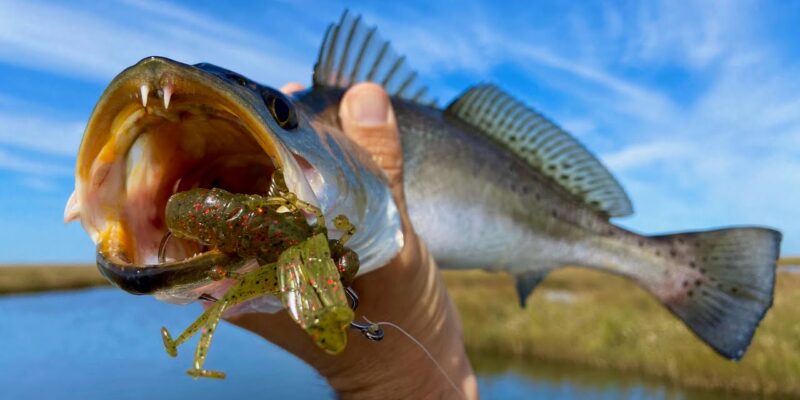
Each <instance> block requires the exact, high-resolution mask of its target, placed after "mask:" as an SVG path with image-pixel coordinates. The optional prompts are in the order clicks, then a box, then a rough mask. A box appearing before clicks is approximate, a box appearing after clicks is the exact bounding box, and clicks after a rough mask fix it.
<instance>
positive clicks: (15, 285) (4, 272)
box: [0, 265, 108, 295]
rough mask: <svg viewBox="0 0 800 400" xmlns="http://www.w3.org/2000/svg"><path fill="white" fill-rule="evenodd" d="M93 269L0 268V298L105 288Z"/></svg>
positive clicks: (63, 266)
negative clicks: (13, 294) (21, 294)
mask: <svg viewBox="0 0 800 400" xmlns="http://www.w3.org/2000/svg"><path fill="white" fill-rule="evenodd" d="M107 284H108V282H107V281H106V280H105V279H104V278H103V277H102V276H100V273H99V272H97V268H96V267H95V266H86V265H81V266H77V265H51V266H45V265H42V266H33V265H30V266H27V265H20V266H0V295H2V294H12V293H31V292H46V291H51V290H74V289H82V288H87V287H93V286H102V285H107Z"/></svg>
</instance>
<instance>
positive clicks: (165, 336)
mask: <svg viewBox="0 0 800 400" xmlns="http://www.w3.org/2000/svg"><path fill="white" fill-rule="evenodd" d="M225 306H227V302H226V301H224V300H223V301H218V302H216V303H214V305H213V306H211V307H209V308H208V309H207V310H206V311H205V312H203V314H201V315H200V317H198V318H197V319H196V320H195V321H194V322H193V323H192V324H191V325H189V327H188V328H186V330H184V331H183V333H181V334H180V336H178V338H177V339H174V340H173V339H172V335H170V333H169V330H167V328H165V327H162V328H161V339H162V340H163V341H164V348H165V349H166V351H167V354H169V355H170V356H171V357H177V355H178V346H180V345H181V344H183V343H184V342H186V341H187V340H189V339H191V337H192V336H194V334H195V333H197V332H199V331H200V330H201V329H203V327H205V326H207V325H208V321H209V318H212V317H213V316H215V315H216V318H219V315H221V312H218V309H220V308H224V307H225Z"/></svg>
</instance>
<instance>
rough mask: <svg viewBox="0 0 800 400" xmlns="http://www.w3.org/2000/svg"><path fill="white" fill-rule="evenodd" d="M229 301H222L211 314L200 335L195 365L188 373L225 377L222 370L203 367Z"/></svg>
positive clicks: (206, 376)
mask: <svg viewBox="0 0 800 400" xmlns="http://www.w3.org/2000/svg"><path fill="white" fill-rule="evenodd" d="M227 305H228V303H227V302H222V303H221V304H220V307H217V308H216V309H215V310H214V312H213V314H212V315H210V316H209V318H208V320H207V322H206V326H205V328H204V329H203V333H202V334H201V335H200V341H199V342H198V343H197V349H196V350H195V352H194V367H193V368H190V369H188V370H187V371H186V373H187V374H189V375H190V376H192V377H194V378H214V379H225V373H224V372H221V371H209V370H206V369H203V364H205V362H206V357H207V356H208V348H209V347H210V346H211V339H212V338H213V337H214V332H215V331H216V330H217V325H219V320H220V318H221V317H222V313H224V312H225V308H227Z"/></svg>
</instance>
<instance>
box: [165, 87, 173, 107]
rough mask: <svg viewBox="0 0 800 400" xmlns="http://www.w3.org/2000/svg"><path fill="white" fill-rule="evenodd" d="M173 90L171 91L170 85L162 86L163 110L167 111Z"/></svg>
mask: <svg viewBox="0 0 800 400" xmlns="http://www.w3.org/2000/svg"><path fill="white" fill-rule="evenodd" d="M173 90H174V89H173V87H172V85H167V86H164V89H163V92H164V109H165V110H166V109H169V100H170V99H171V98H172V92H173Z"/></svg>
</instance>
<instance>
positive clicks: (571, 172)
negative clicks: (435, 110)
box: [445, 84, 633, 217]
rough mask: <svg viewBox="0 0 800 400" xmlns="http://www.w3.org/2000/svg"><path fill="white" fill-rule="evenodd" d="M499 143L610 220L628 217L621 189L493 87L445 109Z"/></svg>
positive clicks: (570, 141) (568, 140)
mask: <svg viewBox="0 0 800 400" xmlns="http://www.w3.org/2000/svg"><path fill="white" fill-rule="evenodd" d="M445 113H446V114H447V115H449V116H451V117H455V118H458V119H460V120H462V121H464V122H466V123H468V124H470V125H472V126H474V127H476V128H478V129H479V130H480V131H481V132H483V133H485V134H486V135H488V136H490V137H492V138H494V139H495V140H497V141H498V142H500V143H502V144H504V145H505V146H506V147H508V148H509V149H510V150H511V151H513V152H514V153H516V154H517V155H518V156H520V157H522V158H523V159H525V160H526V161H528V163H530V165H532V166H534V167H535V168H536V169H538V170H539V171H540V172H542V173H543V174H544V175H546V176H548V177H549V178H551V179H552V180H553V181H555V182H557V183H558V184H559V185H561V186H562V187H563V188H564V189H566V190H568V191H569V192H570V193H572V194H574V195H576V196H578V197H579V198H580V199H582V200H583V201H584V203H586V204H587V205H588V206H589V207H591V208H592V209H594V210H596V211H597V212H599V213H602V214H605V215H608V216H610V217H624V216H626V215H630V214H632V213H633V207H632V206H631V201H630V199H628V195H627V194H625V190H623V189H622V186H620V184H619V183H618V182H617V181H616V180H615V179H614V177H613V176H612V175H611V173H610V172H609V171H608V170H607V169H606V168H605V166H603V164H602V163H601V162H600V160H598V159H597V158H595V157H594V155H592V153H590V152H589V150H587V149H586V148H585V147H583V145H582V144H580V143H579V142H578V141H577V140H576V139H575V138H573V137H572V135H570V134H569V133H567V132H565V131H564V130H562V129H561V128H559V127H558V126H557V125H556V124H555V123H553V122H551V121H550V120H548V119H547V118H545V117H544V116H543V115H541V114H539V113H538V112H537V111H536V110H534V109H533V108H530V107H527V106H525V104H523V103H521V102H520V101H518V100H516V99H514V98H513V97H511V96H509V95H508V94H506V93H505V92H503V91H502V90H500V89H499V88H497V87H496V86H494V85H489V84H482V85H478V86H475V87H473V88H471V89H469V90H467V91H466V92H465V93H464V94H463V95H461V96H460V97H458V98H457V99H455V100H454V101H453V102H452V103H450V105H449V106H448V107H447V110H445Z"/></svg>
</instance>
